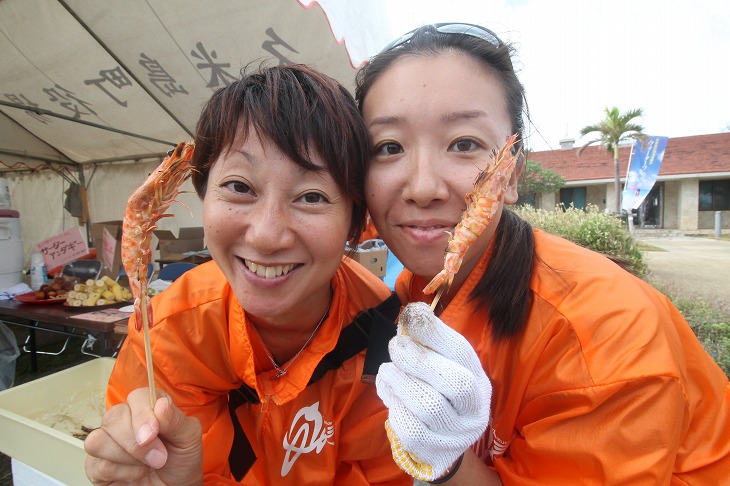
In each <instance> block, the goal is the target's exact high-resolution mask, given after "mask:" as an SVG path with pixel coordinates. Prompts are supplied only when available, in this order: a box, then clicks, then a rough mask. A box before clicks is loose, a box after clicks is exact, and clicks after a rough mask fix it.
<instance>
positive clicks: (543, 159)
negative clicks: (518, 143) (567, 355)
mask: <svg viewBox="0 0 730 486" xmlns="http://www.w3.org/2000/svg"><path fill="white" fill-rule="evenodd" d="M578 150H579V148H573V149H561V150H547V151H542V152H530V154H529V156H528V157H529V159H530V160H534V161H535V162H539V163H540V165H541V166H542V167H543V168H544V169H550V170H552V171H554V172H555V173H557V174H559V175H560V176H562V177H563V178H564V179H565V180H566V182H575V181H591V180H596V181H598V180H607V179H608V180H613V155H612V154H611V153H609V152H607V151H606V149H605V147H603V146H602V145H596V146H590V147H587V148H586V149H585V150H583V152H582V153H581V155H580V157H579V156H578ZM630 153H631V147H630V146H625V147H624V146H622V147H619V167H620V172H621V178H622V179H623V178H625V177H626V170H627V168H628V164H629V154H630ZM718 173H720V174H730V132H726V133H713V134H710V135H696V136H692V137H676V138H670V139H669V141H668V142H667V148H666V151H665V152H664V159H663V160H662V165H661V166H660V168H659V179H661V178H662V177H669V176H682V175H685V176H690V175H691V176H698V175H699V176H701V175H702V174H708V175H709V174H718Z"/></svg>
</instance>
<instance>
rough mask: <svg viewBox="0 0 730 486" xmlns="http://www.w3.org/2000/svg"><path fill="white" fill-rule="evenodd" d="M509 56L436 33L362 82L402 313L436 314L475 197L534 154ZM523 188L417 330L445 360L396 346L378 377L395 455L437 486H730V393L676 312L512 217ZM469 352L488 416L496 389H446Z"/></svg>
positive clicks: (374, 179) (475, 29) (470, 38)
mask: <svg viewBox="0 0 730 486" xmlns="http://www.w3.org/2000/svg"><path fill="white" fill-rule="evenodd" d="M511 54H512V48H511V47H510V46H509V45H508V44H506V43H505V42H503V41H502V40H500V39H499V38H498V37H497V36H496V35H495V34H494V33H493V32H491V31H490V30H488V29H485V28H484V27H480V26H477V25H470V24H453V23H452V24H436V25H428V26H423V27H421V28H419V29H416V30H415V31H412V32H410V33H408V34H406V35H405V36H403V37H401V38H399V39H398V40H396V41H394V42H393V43H392V44H391V45H390V46H389V47H387V48H386V49H385V50H384V51H382V52H381V53H380V54H378V55H376V56H375V57H374V58H372V59H371V60H370V62H369V63H368V64H367V65H366V66H365V67H363V68H362V69H361V70H360V71H359V73H358V75H357V87H356V99H357V101H358V103H359V106H360V108H361V111H362V113H363V116H364V118H365V122H366V124H367V126H368V128H369V130H370V135H371V137H372V140H373V145H374V147H375V156H374V159H373V162H372V164H371V166H370V169H369V171H368V175H367V179H366V191H365V194H366V195H367V202H368V211H369V212H370V215H371V216H372V218H373V222H374V223H375V226H376V228H377V230H378V233H379V235H380V237H381V238H383V240H384V241H385V243H386V244H387V246H388V248H389V249H390V250H391V251H392V252H393V253H394V254H395V255H396V256H397V257H398V259H399V260H400V261H401V262H403V264H404V265H405V267H406V271H404V272H403V273H402V274H401V276H400V278H399V280H398V282H397V284H396V291H397V292H398V294H399V295H400V297H401V300H403V301H404V302H418V301H423V302H428V303H430V302H431V301H432V299H433V294H431V295H424V293H423V289H424V287H425V286H426V284H428V283H429V281H430V280H431V279H432V278H433V277H434V276H435V275H436V274H437V273H439V271H440V270H441V269H442V268H443V265H444V249H445V248H446V244H447V240H448V238H449V236H448V234H447V232H451V231H453V230H454V227H455V226H456V225H457V223H458V222H459V221H460V219H461V216H462V212H463V211H464V208H465V202H464V196H465V194H466V193H468V192H471V191H472V188H473V183H474V180H475V178H476V176H477V174H478V173H479V171H480V170H481V169H482V168H484V167H485V165H486V164H488V163H489V162H490V153H491V151H492V150H494V149H498V148H500V147H502V146H503V145H504V143H505V140H506V138H507V137H508V136H509V135H511V134H515V133H517V134H519V138H520V139H524V137H525V127H524V122H523V113H525V112H526V107H525V99H524V90H523V87H522V85H521V84H520V82H519V80H518V78H517V75H516V74H515V71H514V68H513V64H512V61H511ZM520 145H521V142H520ZM521 162H522V163H524V158H523V159H522V161H521ZM521 170H522V165H520V166H519V167H518V168H517V169H516V170H515V171H514V173H513V175H512V178H511V180H510V184H509V186H508V188H507V191H506V193H505V194H504V199H503V201H502V202H499V203H498V204H499V206H498V211H497V213H496V215H495V216H494V218H493V219H492V221H491V223H490V224H489V226H488V227H487V228H486V230H485V231H484V232H483V234H482V235H481V236H480V237H479V238H478V239H477V240H476V242H475V243H474V244H473V245H472V246H471V248H470V249H469V250H468V252H467V253H466V256H465V258H464V260H463V263H462V266H461V269H460V270H459V271H458V273H457V274H456V278H455V280H454V283H453V285H452V286H451V288H450V289H449V290H448V292H446V293H444V294H443V295H442V296H441V299H440V301H439V303H438V306H437V307H436V309H435V315H434V314H432V313H430V311H428V308H426V310H427V311H428V312H427V313H426V314H425V315H422V314H419V313H418V312H415V316H416V317H418V318H419V319H422V321H423V322H422V324H424V325H426V324H427V325H428V326H430V327H429V328H431V329H434V330H437V331H434V332H439V333H443V335H444V336H446V337H447V338H448V343H449V345H444V344H443V343H440V342H438V341H437V340H436V339H435V338H433V337H430V336H426V338H425V339H426V340H427V341H429V345H428V346H424V345H422V344H421V342H420V341H419V340H418V339H416V338H413V337H412V336H407V335H406V336H401V335H399V336H398V337H397V338H396V339H395V340H394V342H392V343H391V350H393V346H395V349H396V350H398V351H399V352H398V356H396V355H392V356H391V357H392V359H393V363H392V364H385V365H383V367H381V370H380V372H379V373H378V391H379V393H380V394H381V397H384V399H385V400H386V404H387V405H388V407H389V408H390V419H389V422H390V425H391V426H392V430H393V433H394V436H395V437H397V438H398V439H399V441H400V445H398V444H396V450H397V447H401V448H402V449H403V450H404V451H405V453H404V454H401V455H400V456H401V457H402V456H403V455H410V457H411V458H412V457H413V456H414V455H415V456H418V457H420V459H422V461H423V462H424V463H428V464H431V465H434V464H440V465H441V466H439V467H438V468H436V469H434V471H433V472H434V473H435V475H436V477H441V478H442V479H445V480H446V482H447V484H466V485H470V486H474V485H477V484H479V485H486V484H501V483H504V484H535V485H537V484H561V485H566V484H600V485H604V484H612V485H617V484H622V485H623V484H652V485H655V484H677V485H679V484H702V485H709V484H730V384H728V379H727V377H726V376H725V375H724V374H723V372H722V371H721V370H720V368H719V367H718V366H717V365H716V364H715V362H714V361H713V360H712V358H711V357H710V356H709V355H708V354H707V353H706V352H705V351H704V349H703V348H702V346H701V345H700V343H699V342H698V340H697V338H696V337H695V335H694V334H693V332H692V329H691V328H690V327H689V325H688V324H687V322H685V320H684V319H683V318H682V316H681V314H680V313H679V312H678V311H677V309H676V308H675V307H674V306H673V305H672V304H671V302H670V301H669V299H668V298H666V297H665V296H663V295H662V294H660V293H659V292H657V291H656V290H655V289H654V288H652V287H651V286H649V285H648V284H646V283H645V282H643V281H642V280H640V279H638V278H636V277H634V276H633V275H631V274H629V273H627V272H626V271H624V270H623V269H621V268H620V267H619V266H618V265H616V264H615V263H613V262H612V261H610V260H609V259H607V258H605V257H603V256H601V255H599V254H597V253H594V252H591V251H589V250H586V249H584V248H581V247H578V246H576V245H574V244H572V243H570V242H568V241H566V240H564V239H561V238H559V237H557V236H553V235H550V234H547V233H545V232H543V231H540V230H537V229H533V228H532V227H531V226H530V225H529V224H528V223H527V222H525V221H523V220H522V219H520V218H519V217H517V216H516V215H515V214H514V213H512V212H510V211H509V210H505V209H504V208H503V205H504V204H507V205H509V204H514V203H516V202H517V196H518V194H517V179H518V175H519V172H520V171H521ZM402 318H403V316H402ZM409 318H410V317H409ZM443 326H449V327H450V328H453V329H454V330H456V331H458V333H460V334H461V335H463V337H464V338H466V339H465V343H466V342H468V343H466V344H462V345H459V341H458V340H456V339H454V338H453V337H449V334H448V333H447V332H446V331H444V330H441V329H442V327H443ZM463 346H467V347H469V346H470V347H471V348H473V350H475V351H476V354H477V355H478V359H477V363H478V364H479V363H480V365H481V370H482V371H483V372H485V373H486V375H487V376H488V379H489V382H491V387H492V389H493V390H492V393H491V407H489V406H487V407H486V410H482V405H483V404H484V400H483V399H480V396H481V395H480V394H481V393H483V392H484V390H485V389H486V390H488V388H489V386H487V385H484V386H483V387H481V390H480V389H478V388H476V389H475V388H471V389H469V391H470V393H466V394H462V395H456V394H455V393H454V390H453V387H452V386H451V382H449V381H445V378H444V376H445V373H446V371H447V370H456V371H459V370H461V371H459V372H460V373H461V374H460V375H459V376H461V377H462V378H463V380H466V378H465V373H467V370H468V367H465V366H462V365H460V364H458V365H457V363H455V362H454V360H453V359H451V358H450V357H449V356H463V357H468V356H469V350H468V349H464V348H463ZM406 351H409V352H406ZM471 362H472V361H470V360H469V359H466V358H465V361H463V363H465V364H467V365H468V364H469V363H471ZM423 363H429V364H430V363H441V364H440V365H439V366H427V365H423V366H422V364H423ZM384 371H385V372H384ZM468 374H469V375H470V376H471V377H472V379H471V381H469V380H466V381H464V382H473V383H481V381H480V380H481V377H480V376H479V375H480V372H479V371H469V372H468ZM448 397H458V400H456V399H454V398H452V399H449V398H448ZM426 404H427V405H426ZM487 421H488V422H489V427H488V428H487V429H486V432H484V434H483V435H482V431H481V430H480V427H481V426H482V424H486V423H487ZM475 441H476V443H474V444H473V445H471V447H468V445H469V444H471V443H472V442H475ZM460 444H462V445H460Z"/></svg>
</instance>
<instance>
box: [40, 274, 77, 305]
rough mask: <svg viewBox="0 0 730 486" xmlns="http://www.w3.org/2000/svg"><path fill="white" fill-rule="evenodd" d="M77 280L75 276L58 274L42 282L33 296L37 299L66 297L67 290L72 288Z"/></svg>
mask: <svg viewBox="0 0 730 486" xmlns="http://www.w3.org/2000/svg"><path fill="white" fill-rule="evenodd" d="M76 282H78V280H77V279H75V278H70V277H64V276H58V277H55V278H54V279H53V280H51V282H50V283H47V284H43V285H41V287H40V288H39V289H38V290H36V291H35V292H34V295H35V298H36V299H38V300H58V299H66V298H67V296H68V291H69V290H71V289H73V287H74V285H75V284H76Z"/></svg>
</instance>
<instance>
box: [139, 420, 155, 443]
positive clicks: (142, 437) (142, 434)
mask: <svg viewBox="0 0 730 486" xmlns="http://www.w3.org/2000/svg"><path fill="white" fill-rule="evenodd" d="M152 432H153V430H152V427H150V426H149V425H147V424H144V425H143V426H142V427H140V428H139V430H138V431H137V444H140V445H142V444H144V443H145V441H146V440H147V439H149V438H150V436H151V435H152Z"/></svg>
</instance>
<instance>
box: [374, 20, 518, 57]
mask: <svg viewBox="0 0 730 486" xmlns="http://www.w3.org/2000/svg"><path fill="white" fill-rule="evenodd" d="M431 27H433V28H434V29H436V32H438V33H440V34H459V35H468V36H471V37H476V38H478V39H482V40H484V41H487V42H489V43H490V44H492V45H493V46H494V47H500V46H501V45H502V44H504V43H503V42H502V40H501V39H500V38H499V37H497V34H495V33H494V32H492V31H491V30H489V29H487V28H486V27H482V26H481V25H476V24H465V23H451V22H446V23H441V24H433V25H431ZM421 28H422V27H419V28H418V29H413V30H412V31H410V32H408V33H407V34H404V35H402V36H400V37H398V38H397V39H396V40H394V41H393V42H391V43H390V44H388V45H387V46H385V47H384V48H383V50H382V51H380V53H381V54H382V53H383V52H388V51H389V50H391V49H394V48H396V47H398V46H402V45H403V44H406V43H407V42H408V41H410V40H411V39H412V38H413V34H415V33H416V31H417V30H419V29H421Z"/></svg>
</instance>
